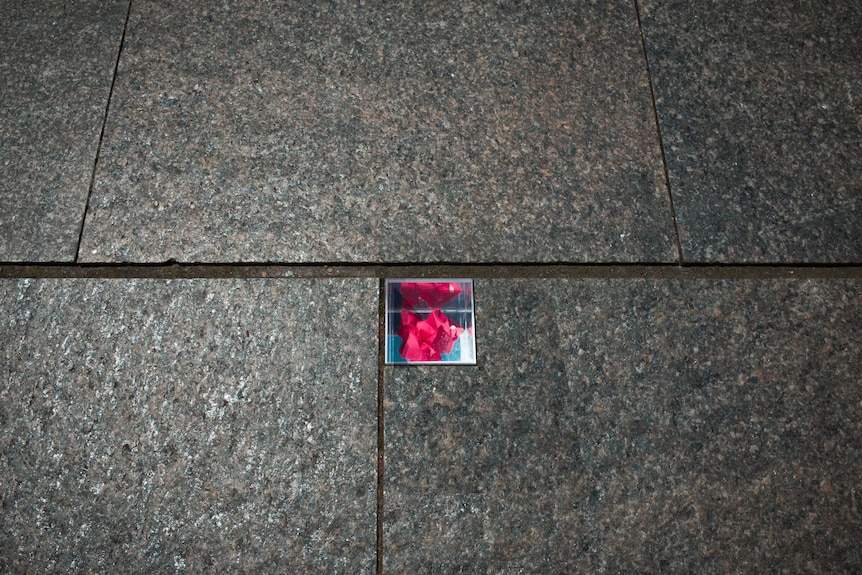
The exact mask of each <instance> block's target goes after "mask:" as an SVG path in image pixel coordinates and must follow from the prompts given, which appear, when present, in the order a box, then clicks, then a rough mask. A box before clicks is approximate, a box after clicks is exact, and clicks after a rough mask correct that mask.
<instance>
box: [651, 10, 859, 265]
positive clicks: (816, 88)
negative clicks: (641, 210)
mask: <svg viewBox="0 0 862 575" xmlns="http://www.w3.org/2000/svg"><path fill="white" fill-rule="evenodd" d="M641 5H642V16H643V28H644V33H645V36H646V45H647V49H648V53H649V61H650V69H651V72H652V77H653V81H654V86H655V90H656V97H657V106H658V113H659V120H660V124H661V128H662V134H663V137H664V139H665V145H664V148H665V153H666V156H667V163H668V170H669V172H670V184H671V190H672V192H673V197H674V205H675V208H676V215H677V218H678V223H679V231H680V236H681V241H682V251H683V259H684V260H687V261H698V262H844V263H859V262H862V225H860V224H859V222H862V183H860V182H862V35H860V34H859V30H862V3H860V2H838V3H829V4H823V3H817V2H815V3H801V2H730V1H720V2H710V3H703V2H677V1H674V2H665V1H662V0H644V1H642V2H641Z"/></svg>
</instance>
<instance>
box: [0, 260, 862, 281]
mask: <svg viewBox="0 0 862 575" xmlns="http://www.w3.org/2000/svg"><path fill="white" fill-rule="evenodd" d="M407 277H416V278H432V277H450V278H451V277H470V278H500V279H521V278H523V279H553V278H561V279H564V278H571V279H578V278H600V279H602V278H605V279H615V278H616V279H629V278H631V279H634V278H644V279H649V278H656V279H698V278H700V279H768V278H823V279H828V278H833V279H842V278H845V279H846V278H855V279H859V278H862V265H858V264H852V265H851V264H828V265H827V264H788V265H781V264H686V265H678V264H618V263H616V264H612V263H609V264H570V263H566V264H561V263H546V264H545V263H535V264H524V263H520V264H501V263H481V264H344V263H332V264H326V263H321V264H276V263H272V264H248V263H221V264H219V263H210V264H178V263H167V264H27V263H6V264H4V263H0V278H5V279H26V278H32V279H36V278H69V279H72V278H93V279H134V278H140V279H146V278H152V279H254V278H407Z"/></svg>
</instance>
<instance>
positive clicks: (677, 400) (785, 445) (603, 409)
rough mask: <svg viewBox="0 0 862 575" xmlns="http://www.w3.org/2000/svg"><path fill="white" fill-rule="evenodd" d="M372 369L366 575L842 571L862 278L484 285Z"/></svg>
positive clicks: (859, 467) (854, 479) (852, 516)
mask: <svg viewBox="0 0 862 575" xmlns="http://www.w3.org/2000/svg"><path fill="white" fill-rule="evenodd" d="M475 289H476V303H477V330H478V332H477V337H478V342H477V343H478V346H479V347H478V352H479V362H480V363H479V366H478V367H475V368H450V369H441V368H432V367H413V368H399V367H388V368H386V371H385V398H386V401H385V422H386V438H385V440H386V443H385V452H386V467H385V499H384V501H385V509H386V511H385V515H384V525H385V531H384V537H385V538H384V549H385V554H384V561H385V566H386V570H385V572H386V573H623V572H655V573H658V572H669V573H752V572H788V573H800V572H808V573H852V572H854V570H855V569H856V568H858V566H859V565H860V564H862V550H860V547H859V544H858V542H859V541H860V539H862V516H860V510H859V505H860V503H862V502H860V484H859V478H860V477H862V415H860V406H862V380H860V378H859V374H860V373H862V343H860V342H862V333H860V332H862V308H860V301H862V284H860V283H859V282H858V281H853V280H850V281H842V280H822V281H821V280H818V281H813V280H806V281H803V280H765V281H752V280H733V281H706V280H687V281H669V280H655V281H646V280H581V281H574V280H571V281H565V280H557V281H531V280H493V281H489V280H483V281H477V282H476V288H475Z"/></svg>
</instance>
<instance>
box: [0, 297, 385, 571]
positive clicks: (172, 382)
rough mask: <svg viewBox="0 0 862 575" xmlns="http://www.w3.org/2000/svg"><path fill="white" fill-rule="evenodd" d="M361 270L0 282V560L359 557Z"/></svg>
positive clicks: (172, 566)
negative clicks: (349, 273)
mask: <svg viewBox="0 0 862 575" xmlns="http://www.w3.org/2000/svg"><path fill="white" fill-rule="evenodd" d="M376 295H377V282H376V281H372V280H333V281H323V280H320V281H314V280H282V281H273V280H253V281H230V280H212V281H198V280H191V281H173V282H169V281H156V280H149V281H148V280H101V281H98V280H75V281H69V280H21V281H12V280H4V281H2V282H0V318H2V319H0V508H2V512H0V572H3V573H24V572H36V571H38V572H45V573H120V572H137V573H165V572H188V573H204V572H222V573H224V572H254V573H277V572H281V573H288V572H302V573H346V574H347V573H349V574H356V573H372V572H373V571H374V564H375V557H376V547H375V517H376V495H375V493H376V491H375V490H376V480H375V473H376V471H375V453H376V447H377V439H376V393H377V378H376V375H377V359H376V353H375V350H376V341H377V333H376V327H377V317H376V309H377V305H376Z"/></svg>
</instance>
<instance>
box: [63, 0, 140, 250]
mask: <svg viewBox="0 0 862 575" xmlns="http://www.w3.org/2000/svg"><path fill="white" fill-rule="evenodd" d="M131 14H132V0H129V5H128V7H127V8H126V19H125V21H124V22H123V34H122V35H121V36H120V47H119V49H118V50H117V61H116V62H114V74H113V76H112V77H111V88H110V89H109V90H108V101H107V103H106V104H105V115H104V116H103V117H102V129H101V131H100V132H99V143H98V144H97V145H96V157H95V158H94V159H93V171H92V172H91V173H90V185H89V186H88V187H87V201H86V202H84V212H83V213H82V214H81V227H80V228H78V245H77V246H75V260H74V262H75V263H78V259H79V258H80V256H81V241H82V240H83V239H84V224H85V223H86V221H87V212H88V211H89V210H90V198H91V197H92V196H93V187H94V186H95V183H96V169H97V168H98V167H99V156H100V155H101V153H102V141H103V140H104V138H105V126H107V124H108V114H109V112H110V111H111V100H112V99H113V97H114V85H115V84H116V82H117V72H118V71H119V69H120V57H122V55H123V46H124V45H125V43H126V30H127V29H128V27H129V17H130V16H131Z"/></svg>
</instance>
